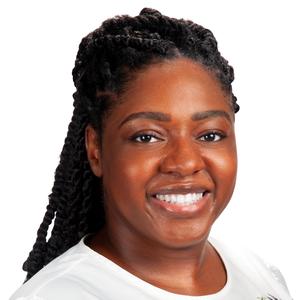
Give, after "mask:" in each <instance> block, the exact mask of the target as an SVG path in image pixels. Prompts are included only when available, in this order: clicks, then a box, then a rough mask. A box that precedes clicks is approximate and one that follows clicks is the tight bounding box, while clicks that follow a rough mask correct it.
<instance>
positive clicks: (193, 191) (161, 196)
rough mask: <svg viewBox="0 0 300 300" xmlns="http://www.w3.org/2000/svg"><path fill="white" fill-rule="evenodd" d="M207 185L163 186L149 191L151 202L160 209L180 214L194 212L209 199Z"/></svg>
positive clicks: (202, 206) (205, 204) (200, 208)
mask: <svg viewBox="0 0 300 300" xmlns="http://www.w3.org/2000/svg"><path fill="white" fill-rule="evenodd" d="M209 194H210V191H209V189H208V188H207V187H203V186H198V185H197V186H196V185H172V186H164V187H162V188H159V189H156V190H154V191H153V192H151V194H150V195H151V197H150V199H151V202H153V204H154V205H155V206H158V207H159V208H160V209H164V210H167V211H168V212H172V213H176V214H181V213H184V214H186V213H187V212H188V213H195V212H197V211H198V212H199V211H200V210H202V209H203V208H204V207H206V206H207V204H208V203H207V202H208V200H209V199H210V197H209Z"/></svg>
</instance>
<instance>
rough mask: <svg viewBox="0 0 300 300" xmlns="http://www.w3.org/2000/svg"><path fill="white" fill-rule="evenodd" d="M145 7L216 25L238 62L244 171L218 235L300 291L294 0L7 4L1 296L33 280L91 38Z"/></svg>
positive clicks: (2, 69) (1, 18) (299, 50)
mask: <svg viewBox="0 0 300 300" xmlns="http://www.w3.org/2000/svg"><path fill="white" fill-rule="evenodd" d="M143 7H152V8H156V9H158V10H160V11H161V12H162V13H164V14H166V15H169V16H172V17H178V18H185V19H191V20H193V21H195V22H197V23H199V24H201V25H204V26H205V27H207V28H209V29H211V30H212V31H213V33H214V34H215V36H216V38H217V40H218V42H219V48H220V51H221V53H222V54H223V56H225V57H226V58H227V59H228V60H229V62H230V64H231V65H233V66H234V68H235V75H236V79H235V81H234V84H233V89H234V93H235V94H236V96H237V97H238V103H239V104H240V106H241V110H240V112H239V113H238V114H237V115H236V135H237V144H238V152H239V173H238V179H237V185H236V190H235V193H234V196H233V198H232V201H231V203H230V204H229V206H228V207H227V209H226V211H225V212H224V213H223V215H222V216H221V217H220V219H219V220H218V221H217V223H216V224H215V227H214V229H213V232H212V235H213V236H215V237H217V238H218V237H221V238H222V239H225V240H227V241H228V242H230V241H238V242H240V243H242V244H244V245H246V246H248V247H249V248H251V249H252V250H253V251H255V252H256V253H258V254H259V255H260V256H261V257H263V258H264V259H265V260H267V261H269V262H271V263H273V264H275V265H276V266H277V267H278V268H279V269H280V270H281V271H282V273H283V275H284V276H285V278H286V281H287V283H288V286H289V289H290V292H291V294H292V296H293V297H294V299H300V292H299V289H298V282H299V279H298V278H299V275H298V273H299V269H300V259H299V253H300V247H299V228H300V221H299V219H300V215H299V209H300V205H299V202H300V196H299V191H298V188H299V187H300V175H299V174H300V171H299V168H300V158H299V157H300V143H299V138H300V134H299V131H300V121H299V119H300V115H299V109H300V105H299V101H300V99H299V87H300V84H299V70H300V59H299V55H300V41H299V37H300V34H299V30H300V29H299V28H300V18H299V8H298V5H297V1H289V0H286V1H262V0H260V1H259V0H256V1H253V0H252V1H238V0H237V1H229V0H227V1H221V0H220V1H214V0H210V1H187V0H185V1H181V2H178V3H176V2H174V1H172V2H169V1H163V0H160V1H143V0H139V1H114V0H110V1H100V0H98V1H96V0H93V1H91V0H86V1H74V0H73V1H54V0H52V1H29V0H27V1H13V0H11V1H6V2H5V1H2V2H1V7H0V14H1V15H0V22H1V23H0V31H1V32H0V34H1V35H0V40H1V47H0V51H1V54H0V84H1V88H0V91H1V95H0V101H1V103H0V130H1V135H0V137H1V147H0V151H1V155H0V160H1V161H0V163H1V164H0V170H1V181H0V182H1V188H0V199H1V209H0V222H1V224H0V230H1V232H0V234H1V256H0V263H1V264H0V266H1V267H0V277H1V288H0V293H1V299H7V298H8V297H9V295H10V294H11V293H12V292H13V291H14V290H15V289H16V288H17V287H18V286H19V285H21V283H22V282H23V280H24V276H25V273H24V272H23V271H22V270H21V266H22V263H23V261H24V260H25V259H26V257H27V254H28V252H29V251H30V250H31V247H32V245H33V242H34V240H35V237H36V231H37V228H38V226H39V224H40V222H41V221H42V217H43V214H44V212H45V207H46V204H47V202H48V198H47V196H48V194H49V193H50V192H51V187H52V184H53V175H54V170H55V168H56V166H57V164H58V160H59V154H60V151H61V148H62V146H63V143H64V138H65V135H66V132H67V126H68V124H69V121H70V118H71V115H72V101H73V99H72V93H73V92H74V91H75V89H74V87H73V83H72V77H71V70H72V68H73V65H74V61H75V56H76V53H77V49H78V45H79V42H80V40H81V38H82V37H83V36H85V35H86V34H88V33H89V32H90V31H92V30H94V29H95V28H97V27H98V26H99V25H100V24H101V22H102V21H103V20H105V19H106V18H109V17H113V16H114V15H118V14H129V15H137V14H138V13H139V12H140V10H141V9H142V8H143ZM297 296H298V297H297Z"/></svg>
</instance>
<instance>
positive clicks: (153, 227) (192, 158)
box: [87, 58, 237, 248]
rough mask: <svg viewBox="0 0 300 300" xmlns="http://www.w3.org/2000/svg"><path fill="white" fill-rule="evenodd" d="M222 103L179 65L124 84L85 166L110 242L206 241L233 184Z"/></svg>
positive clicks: (232, 150)
mask: <svg viewBox="0 0 300 300" xmlns="http://www.w3.org/2000/svg"><path fill="white" fill-rule="evenodd" d="M229 97H230V96H229V95H227V94H226V93H225V92H224V90H222V88H221V86H220V83H219V82H218V81H217V80H216V79H215V78H214V77H213V76H212V75H211V74H210V73H209V72H208V71H207V70H205V69H204V68H203V67H202V66H201V65H199V64H197V63H195V62H193V61H191V60H188V59H184V58H180V59H174V60H170V61H165V62H163V63H162V64H156V65H151V66H149V67H147V68H146V69H145V70H143V71H141V72H140V73H139V74H138V75H137V77H136V78H135V79H134V80H133V81H131V82H130V83H129V85H128V88H127V89H126V92H125V93H124V94H123V95H122V104H120V105H119V106H117V107H116V108H115V109H114V110H113V111H112V113H111V114H110V116H109V117H108V119H107V121H106V123H105V129H104V132H103V136H102V145H101V148H100V153H101V155H98V156H97V154H95V157H98V160H96V161H93V160H92V159H90V162H91V166H92V169H93V171H94V172H95V174H97V175H100V176H102V179H103V185H104V190H105V203H106V229H107V230H108V231H109V232H110V233H111V234H112V236H119V237H121V238H122V237H123V238H126V239H128V238H131V239H132V241H135V242H137V241H138V240H140V241H141V240H143V241H152V242H155V243H159V244H160V245H164V246H167V247H177V248H178V247H187V246H191V245H194V244H196V243H198V242H200V241H202V240H203V239H204V238H206V237H207V235H208V233H209V230H210V228H211V226H212V224H213V223H214V221H215V220H216V218H217V217H218V216H219V215H220V213H221V212H222V210H223V209H224V208H225V206H226V205H227V203H228V202H229V200H230V197H231V195H232V192H233V189H234V185H235V178H236V169H237V157H236V144H235V134H234V114H233V112H232V109H231V107H230V104H229V103H230V100H229ZM88 136H89V134H88ZM91 140H92V139H91V138H88V139H87V147H88V153H89V157H91V156H92V155H93V154H91V153H92V151H97V150H95V147H93V145H92V144H93V142H92V141H91Z"/></svg>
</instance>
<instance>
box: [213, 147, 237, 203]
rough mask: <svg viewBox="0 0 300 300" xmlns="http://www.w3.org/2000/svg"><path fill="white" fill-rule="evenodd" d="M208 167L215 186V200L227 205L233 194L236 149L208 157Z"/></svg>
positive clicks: (232, 148)
mask: <svg viewBox="0 0 300 300" xmlns="http://www.w3.org/2000/svg"><path fill="white" fill-rule="evenodd" d="M208 165H209V172H210V173H211V176H212V179H213V181H214V183H215V185H216V191H217V199H219V201H220V202H226V203H227V202H228V201H229V200H230V197H231V195H232V193H233V190H234V186H235V180H236V174H237V154H236V148H235V147H231V148H229V149H224V150H222V149H221V150H219V151H218V152H216V153H214V154H213V155H210V156H209V157H208Z"/></svg>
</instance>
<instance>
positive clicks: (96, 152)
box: [85, 125, 102, 177]
mask: <svg viewBox="0 0 300 300" xmlns="http://www.w3.org/2000/svg"><path fill="white" fill-rule="evenodd" d="M85 148H86V153H87V157H88V161H89V164H90V167H91V169H92V171H93V173H94V175H95V176H97V177H101V176H102V161H101V152H100V150H101V149H100V145H99V142H98V136H97V132H96V130H95V129H94V128H93V127H92V126H91V125H88V126H87V127H86V129H85Z"/></svg>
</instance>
